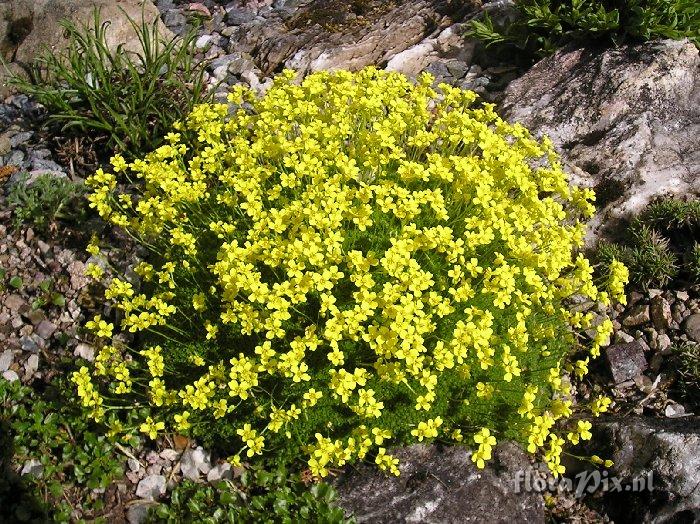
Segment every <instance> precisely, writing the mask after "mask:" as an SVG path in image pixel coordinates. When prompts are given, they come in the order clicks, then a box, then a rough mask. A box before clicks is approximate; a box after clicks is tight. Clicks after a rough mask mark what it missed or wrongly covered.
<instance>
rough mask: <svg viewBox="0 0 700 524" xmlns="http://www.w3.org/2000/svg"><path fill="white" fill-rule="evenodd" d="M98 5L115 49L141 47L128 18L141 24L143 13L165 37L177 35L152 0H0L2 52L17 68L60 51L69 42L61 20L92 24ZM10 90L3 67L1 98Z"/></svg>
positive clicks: (109, 44)
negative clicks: (47, 53)
mask: <svg viewBox="0 0 700 524" xmlns="http://www.w3.org/2000/svg"><path fill="white" fill-rule="evenodd" d="M95 8H98V9H99V10H100V18H101V20H102V21H106V22H109V28H108V30H107V32H106V40H107V44H108V47H109V48H110V49H112V50H114V49H116V48H117V46H118V45H120V44H123V45H124V48H125V49H126V50H128V51H138V50H139V49H140V48H141V47H140V43H139V40H138V38H137V36H136V32H135V31H134V28H133V27H132V26H131V24H130V23H129V20H128V18H127V17H129V18H131V19H132V20H134V21H136V22H138V23H140V22H141V14H142V13H143V16H144V20H145V21H146V22H147V23H149V24H150V23H153V22H154V21H155V20H158V24H159V31H160V33H161V35H162V36H163V38H166V39H169V38H172V37H173V34H172V33H171V32H170V31H169V30H168V29H167V28H166V27H165V25H163V23H162V22H160V20H159V14H158V9H156V7H155V6H154V5H153V3H152V2H151V0H120V1H119V2H115V1H114V0H87V1H86V0H9V1H5V2H3V1H2V0H0V55H2V58H3V59H4V60H6V61H8V62H10V63H11V64H13V65H12V68H14V69H15V70H16V68H17V67H18V66H21V65H26V64H30V63H31V62H33V61H34V59H35V58H37V56H39V55H41V54H42V53H43V52H47V51H48V52H51V53H60V52H61V51H63V50H65V49H66V47H67V44H68V39H67V38H66V37H65V34H64V31H63V28H62V27H61V25H60V22H61V21H62V20H64V19H66V20H70V21H71V22H73V23H75V24H76V25H78V26H79V27H80V26H84V25H86V26H88V27H92V26H93V20H94V9H95ZM10 93H11V88H10V86H8V85H7V84H6V75H5V71H4V68H2V67H0V99H1V98H5V97H6V96H7V95H8V94H10Z"/></svg>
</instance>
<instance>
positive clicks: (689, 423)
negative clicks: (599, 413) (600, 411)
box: [587, 417, 700, 523]
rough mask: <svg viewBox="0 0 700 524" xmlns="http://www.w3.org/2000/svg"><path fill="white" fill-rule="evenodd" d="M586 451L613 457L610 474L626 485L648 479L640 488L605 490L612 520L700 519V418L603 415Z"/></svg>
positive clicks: (606, 505)
mask: <svg viewBox="0 0 700 524" xmlns="http://www.w3.org/2000/svg"><path fill="white" fill-rule="evenodd" d="M587 451H591V452H593V453H595V454H597V455H599V456H601V457H606V458H610V459H611V460H613V462H614V466H613V468H612V471H611V473H610V477H616V478H617V479H618V480H619V481H620V482H621V483H622V484H624V485H627V486H629V485H630V484H631V483H632V481H633V480H634V479H637V482H638V485H639V483H640V481H641V479H647V481H646V489H644V490H642V491H639V492H637V493H634V492H632V491H631V490H629V489H628V491H624V489H623V492H619V491H616V490H608V492H607V493H601V495H602V496H603V497H604V502H607V503H605V507H606V509H607V510H608V515H609V517H610V518H611V519H612V520H613V521H615V522H654V523H661V522H666V523H670V522H697V517H698V516H699V515H698V514H697V513H695V517H696V518H695V519H694V518H693V515H694V513H693V511H694V510H697V509H698V508H700V484H699V483H698V479H700V417H679V418H657V417H626V418H621V417H609V418H602V419H599V420H597V421H596V423H595V424H594V425H593V439H592V440H591V441H590V444H589V446H588V450H587ZM649 481H651V484H652V486H653V489H649Z"/></svg>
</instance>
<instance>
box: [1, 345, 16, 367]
mask: <svg viewBox="0 0 700 524" xmlns="http://www.w3.org/2000/svg"><path fill="white" fill-rule="evenodd" d="M12 360H13V354H12V351H11V350H9V349H6V350H5V351H3V352H2V353H0V372H5V371H7V370H8V369H10V366H11V365H12Z"/></svg>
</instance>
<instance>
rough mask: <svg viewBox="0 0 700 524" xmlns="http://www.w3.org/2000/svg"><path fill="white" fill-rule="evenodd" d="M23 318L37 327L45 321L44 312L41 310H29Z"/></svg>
mask: <svg viewBox="0 0 700 524" xmlns="http://www.w3.org/2000/svg"><path fill="white" fill-rule="evenodd" d="M25 316H26V317H27V320H29V322H31V323H32V325H33V326H38V325H39V324H41V322H42V321H43V320H46V313H44V311H43V310H41V309H32V310H29V312H28V313H27V314H26V315H25Z"/></svg>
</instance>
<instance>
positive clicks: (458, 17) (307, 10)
mask: <svg viewBox="0 0 700 524" xmlns="http://www.w3.org/2000/svg"><path fill="white" fill-rule="evenodd" d="M362 4H363V5H362V6H361V9H358V8H357V7H353V4H352V3H350V2H345V1H341V0H311V1H309V2H306V3H305V4H304V5H302V6H300V7H299V8H298V9H297V10H296V11H295V13H294V15H293V16H292V17H291V18H288V19H283V18H282V17H280V16H278V15H276V14H275V13H273V14H272V16H270V17H269V18H268V19H267V20H266V22H265V24H257V23H255V22H251V23H247V24H243V25H241V26H239V28H238V29H237V32H236V33H235V34H234V35H232V37H231V41H232V48H231V49H230V51H231V52H233V51H238V52H247V53H250V54H251V55H253V56H254V57H255V58H256V62H257V66H258V67H259V68H260V70H261V71H262V72H263V74H265V75H268V74H271V73H273V72H275V71H278V70H279V69H281V68H282V67H288V68H293V69H295V70H297V71H299V72H301V73H307V72H309V71H318V70H334V69H349V70H358V69H361V68H363V67H365V66H368V65H378V66H383V65H384V64H386V63H387V62H388V61H389V60H390V59H391V58H392V57H394V56H395V55H397V54H399V53H401V52H403V51H405V50H407V49H409V48H410V47H412V46H415V45H416V44H418V43H419V42H422V41H424V40H426V39H428V43H429V45H428V46H427V47H429V48H430V49H429V50H428V51H426V52H425V54H430V53H431V52H432V51H433V50H434V48H438V47H440V46H443V47H444V46H445V45H448V44H446V40H450V41H451V40H452V39H453V38H452V37H451V36H450V35H448V34H444V35H442V39H440V42H438V41H437V37H438V35H440V33H442V31H443V30H444V29H446V28H447V27H449V26H451V25H453V24H454V23H455V22H460V21H463V20H465V19H466V18H468V17H469V16H471V15H473V14H474V13H476V12H478V9H479V4H478V2H470V1H467V2H464V1H451V0H407V1H405V2H401V3H397V4H393V3H390V2H383V1H381V0H367V1H366V2H363V3H362ZM358 5H359V4H358ZM355 11H358V13H359V14H358V13H356V12H355ZM432 38H435V39H436V40H435V41H433V40H430V39H432ZM450 45H451V44H450ZM418 55H420V56H422V52H419V53H418Z"/></svg>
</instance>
